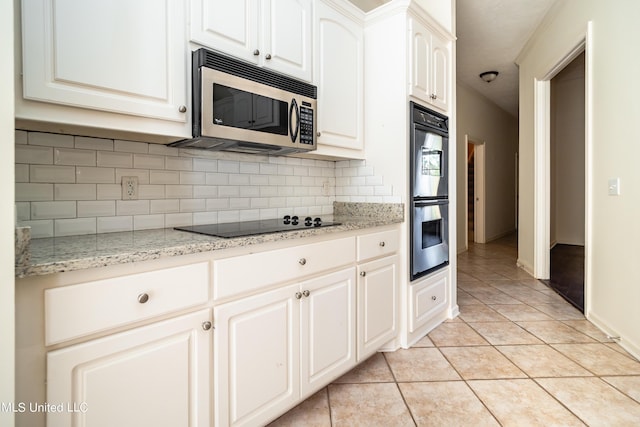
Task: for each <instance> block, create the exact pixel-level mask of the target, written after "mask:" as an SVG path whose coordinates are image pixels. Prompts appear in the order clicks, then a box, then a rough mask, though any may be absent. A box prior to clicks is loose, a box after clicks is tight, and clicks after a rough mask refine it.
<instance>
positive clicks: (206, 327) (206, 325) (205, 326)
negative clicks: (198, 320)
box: [202, 320, 211, 331]
mask: <svg viewBox="0 0 640 427" xmlns="http://www.w3.org/2000/svg"><path fill="white" fill-rule="evenodd" d="M202 329H204V330H205V331H208V330H209V329H211V322H209V321H208V320H207V321H206V322H202Z"/></svg>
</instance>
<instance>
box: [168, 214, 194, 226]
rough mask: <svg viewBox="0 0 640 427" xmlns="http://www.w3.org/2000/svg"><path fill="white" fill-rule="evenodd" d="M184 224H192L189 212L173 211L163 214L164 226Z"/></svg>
mask: <svg viewBox="0 0 640 427" xmlns="http://www.w3.org/2000/svg"><path fill="white" fill-rule="evenodd" d="M184 225H193V214H191V213H173V214H166V215H165V216H164V226H165V227H180V226H184Z"/></svg>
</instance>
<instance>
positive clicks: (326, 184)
mask: <svg viewBox="0 0 640 427" xmlns="http://www.w3.org/2000/svg"><path fill="white" fill-rule="evenodd" d="M330 192H331V187H330V186H329V181H324V182H323V183H322V195H323V196H329V193H330Z"/></svg>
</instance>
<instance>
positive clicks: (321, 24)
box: [314, 1, 364, 151]
mask: <svg viewBox="0 0 640 427" xmlns="http://www.w3.org/2000/svg"><path fill="white" fill-rule="evenodd" d="M315 10H316V17H315V22H316V26H315V49H314V52H315V60H314V64H315V70H316V71H315V76H314V80H315V83H316V84H317V86H318V119H317V127H318V132H319V134H320V136H319V137H318V145H319V150H320V151H322V150H323V147H322V146H335V147H342V148H348V149H353V150H362V149H363V146H364V145H363V141H364V138H363V123H364V121H363V117H364V109H363V103H364V96H363V90H364V82H363V76H364V74H363V64H364V53H363V52H364V43H363V30H362V26H361V25H358V24H357V23H355V22H353V21H351V20H350V19H348V18H347V17H345V16H344V15H341V14H340V13H338V12H337V11H335V10H334V9H332V8H331V7H329V6H328V5H325V4H324V3H323V2H321V1H318V2H316V9H315Z"/></svg>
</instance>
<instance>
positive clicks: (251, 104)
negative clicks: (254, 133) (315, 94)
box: [213, 84, 289, 135]
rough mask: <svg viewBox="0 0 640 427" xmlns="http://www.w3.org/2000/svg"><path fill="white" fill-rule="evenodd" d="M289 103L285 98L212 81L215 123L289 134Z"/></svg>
mask: <svg viewBox="0 0 640 427" xmlns="http://www.w3.org/2000/svg"><path fill="white" fill-rule="evenodd" d="M287 107H288V105H287V103H286V102H284V101H280V100H277V99H273V98H269V97H266V96H261V95H256V94H253V93H251V92H246V91H244V90H239V89H236V88H232V87H228V86H224V85H220V84H214V85H213V123H214V124H216V125H221V126H230V127H234V128H241V129H253V130H258V131H260V132H266V133H273V134H277V135H287V134H288V132H289V131H288V126H287V125H288V122H287V119H288V117H287V114H288V108H287Z"/></svg>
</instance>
